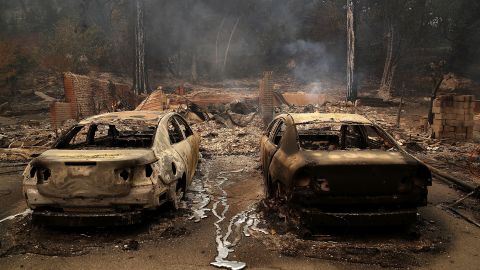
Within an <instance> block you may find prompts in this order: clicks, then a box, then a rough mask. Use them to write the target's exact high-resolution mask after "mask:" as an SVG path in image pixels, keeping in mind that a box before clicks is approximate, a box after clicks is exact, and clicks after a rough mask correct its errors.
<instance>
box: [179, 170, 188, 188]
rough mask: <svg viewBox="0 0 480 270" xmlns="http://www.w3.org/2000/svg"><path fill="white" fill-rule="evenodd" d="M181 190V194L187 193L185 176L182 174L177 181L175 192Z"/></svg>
mask: <svg viewBox="0 0 480 270" xmlns="http://www.w3.org/2000/svg"><path fill="white" fill-rule="evenodd" d="M179 189H182V190H183V192H186V191H187V176H186V175H185V173H183V175H182V178H181V179H179V180H178V181H177V190H179Z"/></svg>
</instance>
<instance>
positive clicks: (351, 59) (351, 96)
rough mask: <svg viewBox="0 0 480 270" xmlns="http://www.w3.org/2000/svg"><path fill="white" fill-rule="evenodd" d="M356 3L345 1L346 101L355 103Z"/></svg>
mask: <svg viewBox="0 0 480 270" xmlns="http://www.w3.org/2000/svg"><path fill="white" fill-rule="evenodd" d="M356 17H357V16H356V3H355V0H347V100H348V101H355V100H356V99H357V96H358V93H357V90H358V80H357V74H356V68H357V67H356V64H357V58H356V52H355V49H356V48H355V47H356V43H357V38H356V31H357V29H356V28H357V24H356V20H357V18H356Z"/></svg>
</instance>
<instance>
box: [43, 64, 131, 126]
mask: <svg viewBox="0 0 480 270" xmlns="http://www.w3.org/2000/svg"><path fill="white" fill-rule="evenodd" d="M63 84H64V91H65V102H56V103H54V104H53V105H52V106H51V107H50V114H51V121H52V125H53V127H54V128H58V127H60V126H61V124H62V123H63V122H64V121H65V120H68V119H76V120H79V119H83V118H86V117H88V116H91V115H96V114H100V113H105V112H112V111H117V110H126V109H133V108H134V107H135V106H136V105H137V104H138V100H137V97H136V96H135V95H134V94H133V93H132V91H131V86H130V85H127V84H122V83H115V82H110V81H106V80H98V79H95V78H90V77H88V76H82V75H77V74H73V73H70V72H67V73H65V74H64V77H63ZM66 117H70V118H68V119H65V118H66Z"/></svg>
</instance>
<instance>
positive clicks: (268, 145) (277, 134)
mask: <svg viewBox="0 0 480 270" xmlns="http://www.w3.org/2000/svg"><path fill="white" fill-rule="evenodd" d="M285 128H286V125H285V121H284V119H281V118H280V119H278V120H277V121H276V122H275V123H274V124H273V126H272V129H271V130H270V132H269V133H268V134H267V135H268V137H267V138H265V141H264V143H263V147H264V148H263V164H262V166H263V170H264V171H263V176H264V180H265V184H266V185H270V184H271V183H270V182H269V181H270V179H269V170H270V164H271V162H272V158H273V156H274V155H275V153H276V152H277V150H278V148H279V146H280V141H281V139H282V135H283V132H284V131H285ZM269 190H270V189H269Z"/></svg>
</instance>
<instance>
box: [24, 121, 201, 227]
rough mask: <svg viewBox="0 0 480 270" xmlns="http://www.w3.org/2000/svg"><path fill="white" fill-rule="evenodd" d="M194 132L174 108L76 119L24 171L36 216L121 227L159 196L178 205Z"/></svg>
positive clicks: (191, 167) (191, 160) (194, 146)
mask: <svg viewBox="0 0 480 270" xmlns="http://www.w3.org/2000/svg"><path fill="white" fill-rule="evenodd" d="M199 144H200V137H199V136H198V134H196V133H194V132H193V131H192V130H191V128H190V127H189V126H188V124H187V122H186V121H185V120H184V119H183V118H182V117H181V116H180V115H178V114H176V113H160V112H150V111H132V112H116V113H107V114H102V115H98V116H94V117H91V118H88V119H86V120H83V121H81V122H79V123H78V124H77V125H75V126H74V127H72V128H71V129H70V130H68V131H67V132H66V133H65V134H64V135H62V136H61V137H60V138H59V140H57V142H56V143H55V144H54V145H53V147H52V149H50V150H47V151H45V152H44V153H42V154H41V155H40V156H38V157H37V158H35V159H33V160H32V161H31V162H30V163H29V165H28V166H27V168H26V169H25V172H24V181H23V192H24V196H25V199H26V202H27V204H28V206H29V207H30V208H31V209H32V210H33V217H34V219H35V220H36V221H38V222H42V223H45V224H49V225H71V226H75V225H79V226H85V225H86V226H88V225H100V224H104V225H124V224H134V223H137V222H139V221H140V220H141V214H142V212H143V210H146V209H156V208H158V207H159V206H160V205H162V204H164V203H165V202H172V203H173V205H174V206H175V207H178V202H179V200H180V199H181V198H182V197H183V195H184V192H185V191H186V189H187V187H188V186H189V185H190V183H191V181H192V178H193V175H194V173H195V169H196V166H197V162H198V158H199Z"/></svg>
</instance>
